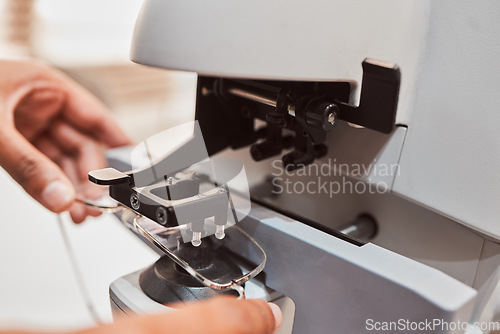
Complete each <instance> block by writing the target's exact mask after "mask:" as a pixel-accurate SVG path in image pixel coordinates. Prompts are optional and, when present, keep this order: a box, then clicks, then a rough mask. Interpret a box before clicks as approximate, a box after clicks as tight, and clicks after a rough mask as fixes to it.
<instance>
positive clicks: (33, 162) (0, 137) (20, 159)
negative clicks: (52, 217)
mask: <svg viewBox="0 0 500 334" xmlns="http://www.w3.org/2000/svg"><path fill="white" fill-rule="evenodd" d="M0 147H2V154H0V165H2V166H3V168H4V169H5V170H6V171H7V172H8V173H9V174H10V175H11V176H12V178H14V180H16V181H17V182H18V183H19V184H20V185H21V186H22V187H23V188H24V190H26V192H27V193H28V194H30V195H31V196H32V197H33V198H34V199H36V200H37V201H38V202H40V203H41V204H42V205H43V206H45V207H46V208H47V209H49V210H51V211H53V212H56V213H59V212H62V211H64V210H66V209H68V208H69V207H70V205H71V204H72V203H73V201H74V200H75V190H74V188H73V186H72V185H71V182H70V181H69V180H68V178H67V177H66V176H65V175H64V173H63V172H62V170H61V169H60V168H59V167H58V166H57V165H56V164H55V163H54V162H53V161H51V160H50V159H49V158H47V157H46V156H45V155H43V154H42V153H41V152H40V151H38V150H37V149H36V148H35V147H33V145H31V144H30V143H29V142H28V141H27V140H26V138H24V137H23V136H22V135H21V134H20V133H19V132H18V131H17V130H15V129H13V128H10V127H3V128H2V129H0Z"/></svg>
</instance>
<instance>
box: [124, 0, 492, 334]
mask: <svg viewBox="0 0 500 334" xmlns="http://www.w3.org/2000/svg"><path fill="white" fill-rule="evenodd" d="M499 13H500V3H499V2H495V1H487V2H476V1H468V2H456V1H451V0H445V1H439V2H438V1H434V2H432V1H430V0H425V1H421V0H418V1H417V0H414V1H404V2H403V1H397V0H384V1H376V2H374V1H369V0H354V1H338V0H334V1H322V0H310V1H307V2H305V1H296V0H293V1H290V0H288V1H285V0H271V1H269V0H255V1H251V2H235V1H231V0H214V1H210V2H206V1H200V2H196V3H193V2H188V1H182V0H168V1H165V0H146V1H145V2H144V5H143V8H142V11H141V14H140V16H139V19H138V22H137V26H136V30H135V35H134V40H133V46H132V52H131V58H132V60H133V61H135V62H137V63H140V64H144V65H150V66H154V67H161V68H168V69H176V70H184V71H192V72H197V73H198V74H200V75H205V76H214V77H230V78H244V79H279V80H295V81H343V82H349V83H350V84H351V87H352V88H354V89H353V94H352V96H351V101H350V102H351V103H352V104H357V103H358V101H359V89H357V88H359V87H358V86H357V82H360V80H361V74H362V71H361V66H360V64H361V62H362V61H363V59H365V58H374V59H380V60H383V61H386V62H390V63H395V64H397V65H398V66H399V68H400V69H401V73H402V81H401V89H400V95H399V103H398V109H397V119H396V121H397V125H398V127H397V128H396V129H395V130H394V131H393V133H392V134H390V135H383V134H379V133H375V132H374V131H371V130H368V129H354V128H351V127H349V126H348V125H347V124H338V125H337V128H336V129H334V130H333V131H332V133H330V135H329V137H328V140H327V142H328V143H329V144H331V145H329V146H330V147H331V150H330V152H329V154H328V157H327V158H323V160H320V162H318V163H321V162H326V161H327V159H329V158H330V159H331V158H332V157H335V159H336V163H338V164H341V163H347V164H353V163H364V164H366V163H373V164H374V165H380V164H389V165H392V164H397V165H399V169H398V172H397V173H395V174H394V175H390V176H385V177H384V182H386V183H387V184H389V187H390V190H391V194H389V195H384V196H376V195H362V196H353V195H348V194H341V195H339V196H338V197H334V198H322V199H318V198H317V197H315V196H309V195H307V194H304V195H302V196H300V197H297V196H295V197H293V196H288V197H287V196H284V197H283V198H282V199H281V200H280V199H278V200H277V201H278V202H279V201H282V202H281V204H280V205H285V206H286V205H289V206H297V205H301V206H306V207H309V208H308V209H306V211H308V212H309V213H310V216H311V217H310V218H313V219H317V220H318V221H323V222H328V221H332V222H333V223H331V225H332V226H333V227H335V226H336V225H338V224H340V223H341V222H345V221H348V220H349V219H351V218H352V217H353V215H355V214H356V213H359V212H361V211H370V212H372V213H373V214H374V215H375V217H377V220H378V222H379V228H380V230H379V235H378V236H377V237H376V238H375V239H374V240H373V242H372V244H370V245H369V247H375V248H376V249H377V250H376V251H375V250H372V252H368V251H366V252H367V253H366V254H362V253H364V251H355V250H350V251H348V249H350V248H349V247H347V248H345V247H343V246H338V248H336V249H338V254H337V256H339V257H340V258H343V259H344V260H346V261H348V262H349V263H350V265H351V264H352V263H355V264H356V265H357V266H359V267H361V268H363V267H364V268H365V269H366V270H367V271H369V272H371V273H376V274H377V275H379V276H380V277H383V278H385V279H386V280H388V281H392V282H397V284H400V285H401V286H405V287H406V288H407V289H408V290H409V291H414V292H415V293H417V294H420V296H423V295H426V294H428V298H430V299H429V300H431V299H432V302H431V303H432V304H434V305H437V307H438V308H439V307H442V308H443V309H448V310H455V311H456V312H455V316H452V317H451V318H456V316H459V317H460V318H461V320H465V321H470V322H471V323H473V322H475V321H485V320H491V319H493V318H494V314H495V307H494V306H495V304H496V298H497V295H496V293H495V292H496V290H497V283H498V277H499V275H498V273H499V272H498V266H499V264H500V245H499V244H498V240H500V205H498V203H499V200H500V173H499V166H500V131H498V130H497V125H498V124H500V112H498V108H499V107H498V106H499V105H500V94H498V92H497V87H499V86H500V66H498V65H497V64H496V63H497V59H498V56H499V55H500V43H499V42H498V41H499V40H500V20H498V14H499ZM223 154H230V155H232V156H237V157H239V158H241V159H242V160H244V161H245V166H246V170H247V171H253V172H254V173H253V175H254V180H253V181H254V182H255V183H258V182H262V176H263V175H268V174H270V173H272V172H273V168H272V166H271V165H270V164H269V163H267V164H266V163H265V162H261V163H255V162H251V161H249V158H248V156H249V155H248V152H247V151H238V152H233V153H227V152H225V153H223ZM250 174H252V173H250ZM350 176H351V177H354V178H357V179H359V180H362V181H363V182H367V183H376V182H378V181H380V176H379V175H378V176H377V175H370V173H369V172H368V173H366V174H364V175H361V176H359V175H350ZM250 177H251V178H252V175H250ZM251 181H252V180H251ZM257 216H258V214H257ZM280 217H281V216H280ZM264 218H265V219H263V221H265V225H266V226H267V225H270V226H271V225H272V224H271V221H272V218H270V217H264ZM276 219H277V221H276V222H275V223H276V226H278V227H275V229H278V230H279V229H283V228H284V227H283V226H281V225H280V224H283V223H282V222H281V223H280V219H281V218H276ZM302 232H304V231H302ZM317 232H318V231H316V232H314V233H317ZM304 233H305V232H304ZM311 233H313V232H311ZM314 233H313V234H314ZM320 233H322V232H320ZM320 235H321V234H317V236H320ZM307 237H308V235H307V234H304V238H306V239H307ZM329 237H331V236H329ZM318 238H320V237H318ZM331 238H333V237H331ZM307 242H310V243H312V244H314V238H313V239H310V240H307ZM332 242H333V243H343V241H340V240H335V241H332ZM264 243H265V242H264ZM318 244H320V245H323V246H321V247H325V246H324V245H326V244H328V242H326V241H325V240H319V239H318ZM291 247H292V245H291ZM363 247H365V246H363ZM363 247H362V248H363ZM386 251H387V252H389V253H392V252H394V253H392V254H393V255H389V257H387V258H384V262H382V261H381V262H380V263H377V261H376V259H374V258H372V256H370V254H375V253H378V252H386ZM328 252H331V253H332V254H333V253H335V249H328ZM389 253H384V254H386V255H387V254H389ZM363 256H365V258H364V259H363ZM269 258H270V261H269V266H271V265H273V255H272V254H270V255H269ZM391 259H392V260H393V261H394V262H393V263H391V262H390V261H391ZM413 260H416V261H418V262H419V263H418V265H413V264H411V263H413ZM388 261H389V262H388ZM400 261H402V262H400ZM405 261H408V262H405ZM396 263H397V264H396ZM420 264H423V265H424V266H422V267H420ZM275 265H277V264H275ZM295 265H297V266H300V263H295ZM350 265H349V266H350ZM405 265H408V266H409V267H408V268H407V269H406V270H409V271H407V274H408V275H409V276H408V277H406V278H405V277H404V274H403V273H402V272H401V271H400V269H401V268H402V267H399V269H397V270H396V268H391V266H403V267H404V266H405ZM427 266H430V267H433V268H435V269H438V270H439V271H441V272H443V273H445V275H442V276H440V275H436V274H432V275H431V274H430V272H429V271H428V269H430V268H428V267H427ZM336 270H337V271H339V272H342V270H343V268H342V267H338V268H336ZM413 270H414V271H413ZM314 274H315V273H314ZM317 274H318V275H319V274H320V273H319V272H318V273H317ZM415 275H416V277H418V278H419V280H420V282H421V283H418V282H417V281H419V280H417V281H415V280H414V276H415ZM419 275H420V276H419ZM423 275H425V276H423ZM428 275H430V276H428ZM410 276H412V277H410ZM431 277H432V279H434V280H435V281H427V279H428V278H429V279H431ZM368 278H369V276H367V279H368ZM324 279H325V280H328V279H332V280H335V278H334V277H333V278H332V277H324ZM371 282H373V281H367V282H364V283H363V282H361V283H359V284H371ZM452 282H453V283H452ZM444 286H447V287H448V288H449V290H447V291H448V292H447V293H444V294H439V295H438V294H437V290H436V289H437V287H439V289H442V288H443V287H444ZM273 288H274V287H273ZM307 288H308V287H304V289H307ZM355 288H356V287H355V286H345V287H344V289H343V291H342V292H338V293H340V294H345V295H346V296H348V295H349V293H350V291H349V290H350V289H355ZM374 288H376V286H374ZM476 291H478V292H479V293H478V296H477V298H475V295H476ZM282 292H285V293H286V291H282ZM390 292H391V291H389V290H388V291H387V293H390ZM452 295H453V298H452ZM298 302H299V303H300V301H296V300H295V303H296V304H297V303H298ZM361 302H362V301H360V303H361ZM393 302H394V303H395V306H396V307H394V308H390V309H391V310H392V311H391V312H393V313H384V312H383V310H379V311H380V314H379V315H380V316H381V318H384V317H392V318H397V310H398V309H400V310H403V311H401V314H402V315H405V314H406V313H405V312H406V311H404V308H405V305H408V304H409V303H410V301H409V300H400V299H398V298H397V297H394V300H393ZM321 303H323V306H324V307H329V303H335V300H328V301H327V300H325V301H321ZM450 303H451V304H450ZM452 304H453V305H452ZM299 307H300V306H299ZM387 312H389V311H387ZM452 313H453V312H452ZM436 314H438V312H437V313H436ZM332 316H333V317H336V318H338V321H339V322H341V321H342V320H341V319H342V315H341V314H336V315H332ZM365 318H366V317H364V316H363V314H360V315H359V319H358V320H359V321H360V322H361V321H362V320H363V319H365ZM392 318H391V319H392ZM451 318H450V319H451ZM384 319H385V318H384ZM351 321H352V319H351ZM363 321H364V320H363ZM351 323H352V322H351ZM301 328H303V327H301ZM339 328H342V326H340V327H339ZM344 329H345V328H344ZM354 332H357V331H356V330H355V331H354ZM443 332H448V331H443Z"/></svg>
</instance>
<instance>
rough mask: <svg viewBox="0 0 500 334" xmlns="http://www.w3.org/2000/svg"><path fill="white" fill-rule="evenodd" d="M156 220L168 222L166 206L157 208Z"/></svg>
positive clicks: (161, 222) (163, 222)
mask: <svg viewBox="0 0 500 334" xmlns="http://www.w3.org/2000/svg"><path fill="white" fill-rule="evenodd" d="M156 220H157V221H158V223H160V224H162V225H163V224H165V223H166V222H167V210H165V208H164V207H162V206H159V207H158V209H156Z"/></svg>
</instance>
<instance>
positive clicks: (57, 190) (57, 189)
mask: <svg viewBox="0 0 500 334" xmlns="http://www.w3.org/2000/svg"><path fill="white" fill-rule="evenodd" d="M74 199H75V191H74V189H73V188H72V187H70V186H69V185H68V184H67V183H66V182H64V181H61V180H56V181H52V182H51V183H49V185H48V186H46V187H45V189H44V190H43V192H42V201H43V204H44V205H45V206H46V207H47V208H48V209H49V210H52V211H55V212H59V211H62V210H64V209H66V208H67V207H68V206H69V205H70V204H71V203H72V202H73V200H74Z"/></svg>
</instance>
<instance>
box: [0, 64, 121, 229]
mask: <svg viewBox="0 0 500 334" xmlns="http://www.w3.org/2000/svg"><path fill="white" fill-rule="evenodd" d="M0 73H1V79H0V165H1V166H2V167H3V168H4V169H5V170H6V171H7V172H8V173H9V174H10V175H11V176H12V177H13V178H14V180H16V181H17V182H18V183H19V184H20V185H21V186H22V187H23V188H24V189H25V190H26V192H27V193H28V194H30V195H31V196H32V197H33V198H34V199H36V200H37V201H38V202H40V203H41V204H42V205H43V206H45V207H46V208H47V209H49V210H51V211H53V212H56V213H60V212H63V211H66V210H69V211H70V214H71V217H72V219H73V221H74V222H75V223H80V222H82V221H83V220H85V218H86V217H87V216H88V215H92V216H97V215H99V212H98V211H96V210H93V209H90V208H87V207H86V206H84V205H83V204H80V203H77V202H75V196H76V195H75V194H76V191H75V187H76V188H77V189H79V187H80V186H81V185H85V184H87V182H88V179H87V174H88V172H89V171H90V170H94V169H100V168H104V167H105V159H104V155H103V150H102V147H103V146H107V147H118V146H122V145H128V144H130V140H129V139H128V138H127V136H126V135H125V134H124V133H123V132H122V130H121V129H120V128H119V127H118V125H117V124H116V123H115V121H114V120H113V118H112V117H111V115H110V114H109V113H108V112H107V109H106V107H104V105H103V104H102V103H100V102H99V101H98V100H97V99H96V98H95V97H93V96H92V95H91V94H90V93H89V92H87V91H86V90H84V89H83V88H82V87H80V86H79V85H78V84H76V83H75V82H74V81H72V80H71V79H69V78H68V77H67V76H65V75H64V74H63V73H61V72H59V71H57V70H55V69H52V68H50V67H48V66H46V65H42V64H41V63H37V62H27V61H5V60H2V61H0Z"/></svg>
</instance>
